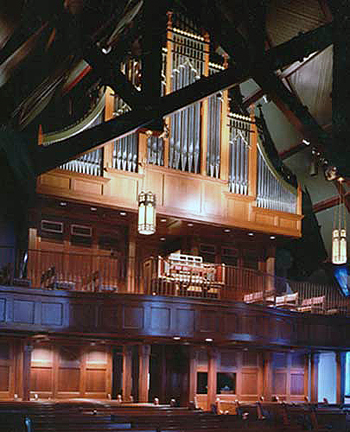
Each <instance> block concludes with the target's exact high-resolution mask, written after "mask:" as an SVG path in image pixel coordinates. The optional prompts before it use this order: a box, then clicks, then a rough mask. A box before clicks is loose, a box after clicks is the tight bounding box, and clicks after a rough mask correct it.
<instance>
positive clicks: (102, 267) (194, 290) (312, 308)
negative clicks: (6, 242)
mask: <svg viewBox="0 0 350 432" xmlns="http://www.w3.org/2000/svg"><path fill="white" fill-rule="evenodd" d="M1 251H2V258H3V259H2V261H1V267H0V284H1V285H15V286H28V288H30V287H32V288H43V289H62V290H67V291H81V292H98V293H130V294H132V293H135V294H148V295H162V296H181V297H189V298H206V299H214V300H215V299H217V300H234V301H241V302H245V303H249V304H258V305H264V306H268V307H275V308H279V309H287V310H292V311H296V312H305V313H306V312H309V313H318V314H326V315H333V314H334V315H336V314H341V315H350V299H349V298H348V297H345V296H344V295H343V294H342V292H341V291H340V289H339V288H338V287H337V286H328V285H319V284H314V283H310V282H297V281H292V280H287V279H285V278H280V277H277V276H273V275H270V274H267V273H263V272H260V271H257V270H251V269H247V268H241V267H234V266H229V265H225V264H211V263H203V262H196V261H195V260H194V261H193V262H192V263H191V262H187V263H185V264H184V263H181V262H174V261H171V260H169V259H164V258H161V257H157V258H149V259H147V260H145V261H144V262H142V263H136V262H134V261H131V260H125V259H124V258H123V257H122V256H121V255H119V254H118V253H109V254H107V253H105V254H100V255H91V254H78V253H77V254H76V253H66V252H57V251H55V252H51V251H42V250H29V251H28V256H27V259H26V260H25V261H24V262H22V263H21V264H20V265H19V266H17V267H18V268H17V271H16V272H15V270H14V265H13V264H11V263H13V262H14V253H13V249H11V248H1ZM195 258H196V257H195ZM197 258H199V257H197ZM15 273H16V276H18V275H20V276H21V277H15Z"/></svg>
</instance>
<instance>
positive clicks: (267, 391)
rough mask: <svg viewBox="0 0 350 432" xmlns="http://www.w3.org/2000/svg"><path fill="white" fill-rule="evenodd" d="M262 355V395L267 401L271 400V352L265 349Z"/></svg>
mask: <svg viewBox="0 0 350 432" xmlns="http://www.w3.org/2000/svg"><path fill="white" fill-rule="evenodd" d="M263 356H264V358H263V376H264V378H263V382H264V384H263V396H264V399H265V401H266V402H267V401H271V400H272V353H271V352H270V351H265V352H264V353H263Z"/></svg>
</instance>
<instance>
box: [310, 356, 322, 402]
mask: <svg viewBox="0 0 350 432" xmlns="http://www.w3.org/2000/svg"><path fill="white" fill-rule="evenodd" d="M319 361H320V355H319V354H318V353H311V354H310V362H311V374H310V375H311V376H310V384H311V391H310V402H311V403H317V402H318V364H319Z"/></svg>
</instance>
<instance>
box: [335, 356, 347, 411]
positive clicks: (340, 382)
mask: <svg viewBox="0 0 350 432" xmlns="http://www.w3.org/2000/svg"><path fill="white" fill-rule="evenodd" d="M336 362H337V404H342V403H344V393H345V353H344V352H339V351H338V352H336Z"/></svg>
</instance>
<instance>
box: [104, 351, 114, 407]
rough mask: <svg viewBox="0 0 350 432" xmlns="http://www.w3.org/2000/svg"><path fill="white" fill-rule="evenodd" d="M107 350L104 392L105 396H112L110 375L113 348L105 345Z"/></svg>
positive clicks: (111, 373)
mask: <svg viewBox="0 0 350 432" xmlns="http://www.w3.org/2000/svg"><path fill="white" fill-rule="evenodd" d="M106 352H107V370H106V393H107V397H108V398H111V397H112V385H113V383H112V376H113V348H112V347H111V346H106Z"/></svg>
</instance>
